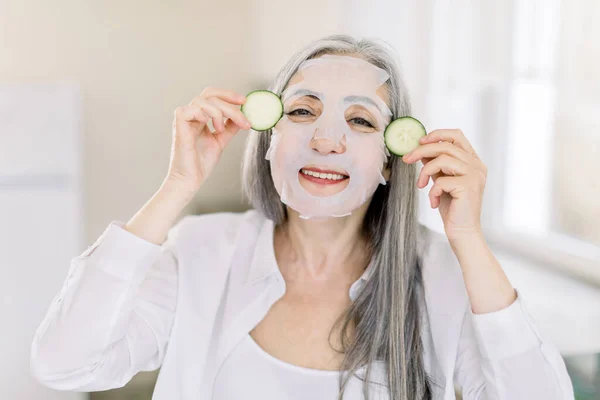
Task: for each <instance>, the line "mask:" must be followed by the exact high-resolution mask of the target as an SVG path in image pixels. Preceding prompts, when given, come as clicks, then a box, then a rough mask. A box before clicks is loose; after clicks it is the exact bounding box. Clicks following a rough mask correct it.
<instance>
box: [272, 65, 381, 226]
mask: <svg viewBox="0 0 600 400" xmlns="http://www.w3.org/2000/svg"><path fill="white" fill-rule="evenodd" d="M299 71H300V73H301V74H302V77H303V80H302V81H300V82H298V83H295V84H292V85H290V86H288V88H286V90H285V91H284V92H283V93H282V101H283V103H284V110H285V112H286V113H288V112H289V111H292V110H294V109H295V108H305V109H306V107H301V106H299V107H294V108H290V106H291V105H292V104H293V102H294V101H295V100H297V99H299V98H300V97H303V96H306V95H307V94H312V95H314V96H317V97H318V98H319V99H320V101H321V102H322V112H321V114H320V115H319V116H318V117H317V118H316V119H313V120H308V119H305V120H304V121H302V120H301V122H294V121H292V120H290V118H289V116H288V115H284V116H283V118H281V120H280V121H279V122H278V123H277V125H276V126H275V127H274V128H273V133H272V136H271V143H270V147H269V150H268V151H267V155H266V159H267V160H269V161H270V164H271V176H272V178H273V182H274V184H275V188H276V189H277V192H278V193H279V195H280V197H281V201H282V202H283V203H284V204H286V205H288V206H289V207H290V208H292V209H294V210H295V211H297V212H298V213H299V214H300V216H301V217H302V218H305V219H306V218H328V217H343V216H346V215H350V214H351V213H352V211H354V210H356V209H357V208H358V207H360V206H361V205H362V204H364V203H365V201H367V200H368V199H369V197H371V196H372V195H373V193H374V192H375V190H376V189H377V187H378V186H379V185H380V184H382V185H385V184H386V181H385V179H384V177H383V175H382V170H383V167H384V164H385V162H386V161H387V159H388V157H389V156H390V153H389V152H388V151H387V148H386V147H385V143H384V140H383V130H384V129H385V127H386V126H387V124H388V123H389V122H390V120H391V116H392V113H391V111H390V109H389V108H388V106H387V105H386V103H385V102H384V101H383V100H382V99H381V97H379V96H378V95H377V93H376V91H377V89H379V87H380V86H381V85H382V84H383V83H384V82H385V81H387V79H388V78H389V75H388V74H387V72H385V71H384V70H383V69H381V68H378V67H376V66H374V65H373V64H371V63H369V62H367V61H365V60H362V59H359V58H356V57H350V56H336V55H323V56H321V57H319V58H315V59H311V60H307V61H305V62H304V63H303V64H302V65H301V66H300V68H299ZM357 104H358V105H361V106H362V107H364V108H365V109H366V110H368V115H370V116H371V117H372V118H371V122H373V119H374V120H375V123H374V124H373V125H374V126H376V128H377V129H371V130H370V131H367V132H365V131H361V130H359V128H358V127H356V125H353V123H352V122H349V121H348V120H347V117H346V113H347V110H348V109H349V108H350V107H352V106H353V105H357ZM354 114H355V113H353V114H352V115H354ZM362 114H363V115H364V114H365V113H364V111H363V112H362ZM352 118H356V117H354V116H353V117H352ZM365 119H366V118H365ZM307 121H310V122H307ZM317 139H327V140H329V141H331V143H329V144H331V147H332V148H334V149H337V151H335V152H329V153H327V154H323V153H322V152H319V151H317V150H315V148H314V147H313V146H312V143H314V141H316V140H317ZM320 143H327V142H326V141H321V142H320ZM310 165H312V166H317V167H319V168H321V169H325V170H327V169H330V170H335V171H344V170H345V171H346V172H347V173H348V175H349V182H348V183H347V186H346V187H345V188H344V189H343V190H342V191H340V192H338V193H335V194H332V195H329V196H315V195H313V194H311V193H309V192H308V191H307V190H306V189H305V188H304V187H303V186H302V184H301V183H300V179H304V178H302V177H301V176H300V170H301V169H302V168H304V167H307V166H310ZM309 184H313V185H315V184H314V183H312V182H311V183H309ZM344 184H345V183H337V184H336V185H344Z"/></svg>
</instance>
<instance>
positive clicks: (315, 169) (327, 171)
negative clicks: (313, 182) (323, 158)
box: [300, 166, 350, 178]
mask: <svg viewBox="0 0 600 400" xmlns="http://www.w3.org/2000/svg"><path fill="white" fill-rule="evenodd" d="M302 170H306V171H313V172H318V173H320V174H339V175H344V176H345V177H347V178H348V177H350V175H349V174H348V172H347V171H346V170H344V169H342V170H335V169H326V168H319V167H311V166H306V167H304V168H300V171H302Z"/></svg>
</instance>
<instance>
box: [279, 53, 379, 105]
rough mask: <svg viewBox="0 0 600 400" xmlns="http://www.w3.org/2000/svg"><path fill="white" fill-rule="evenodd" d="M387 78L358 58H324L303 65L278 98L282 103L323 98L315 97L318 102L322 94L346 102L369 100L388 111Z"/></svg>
mask: <svg viewBox="0 0 600 400" xmlns="http://www.w3.org/2000/svg"><path fill="white" fill-rule="evenodd" d="M388 77H389V75H388V74H387V73H386V72H385V71H384V70H382V69H380V68H378V67H376V66H375V65H373V64H370V63H369V62H367V61H365V60H363V59H361V58H358V57H351V56H334V55H329V54H326V55H324V56H321V57H318V58H314V59H311V60H308V61H305V62H304V63H303V65H301V67H300V69H299V70H298V71H297V72H296V73H295V74H294V75H293V76H292V77H291V78H290V80H289V82H288V84H287V86H286V88H285V90H284V91H283V96H282V97H283V100H284V101H286V100H288V99H290V98H293V99H298V98H300V97H302V96H306V95H310V94H313V95H315V94H318V93H321V94H323V96H319V95H316V97H319V99H321V100H323V97H324V96H326V94H329V95H330V96H335V97H338V98H339V97H344V98H347V99H352V98H363V99H364V98H365V97H370V98H372V99H373V100H374V101H375V102H377V103H380V102H381V101H383V103H385V104H386V105H387V106H388V107H389V104H388V95H387V90H386V86H385V82H386V81H387V78H388ZM376 97H377V98H376Z"/></svg>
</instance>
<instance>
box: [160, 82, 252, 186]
mask: <svg viewBox="0 0 600 400" xmlns="http://www.w3.org/2000/svg"><path fill="white" fill-rule="evenodd" d="M245 102H246V97H245V96H243V95H241V94H238V93H235V92H233V91H229V90H225V89H219V88H212V87H209V88H206V89H205V90H203V91H202V93H201V94H200V95H199V96H197V97H195V98H194V99H193V100H192V101H191V102H190V103H189V104H188V105H187V106H182V107H178V108H177V109H176V110H175V116H174V119H173V137H172V146H171V160H170V163H169V171H168V173H167V180H168V181H169V182H175V183H176V185H177V186H178V187H180V188H182V190H184V191H186V192H188V191H189V192H196V191H197V190H198V189H199V188H200V186H201V185H202V183H203V182H204V180H205V179H206V178H207V177H208V176H209V175H210V173H211V172H212V171H213V169H214V167H215V166H216V164H217V162H218V161H219V159H220V157H221V154H222V152H223V150H224V148H225V147H226V146H227V144H228V143H229V141H230V140H231V138H232V137H233V136H234V135H235V134H236V133H237V132H239V131H240V130H241V129H249V128H250V122H249V121H248V120H247V118H246V117H245V116H244V115H243V114H242V112H241V111H240V109H239V106H240V105H242V104H244V103H245ZM208 121H212V125H213V127H214V128H215V130H214V132H213V131H211V129H210V127H209V125H208Z"/></svg>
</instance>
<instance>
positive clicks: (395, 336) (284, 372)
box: [31, 35, 573, 400]
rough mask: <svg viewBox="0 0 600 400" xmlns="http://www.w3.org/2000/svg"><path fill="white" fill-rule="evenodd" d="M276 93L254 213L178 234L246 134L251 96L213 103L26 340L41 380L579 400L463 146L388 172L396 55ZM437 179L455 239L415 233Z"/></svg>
mask: <svg viewBox="0 0 600 400" xmlns="http://www.w3.org/2000/svg"><path fill="white" fill-rule="evenodd" d="M271 89H272V91H274V92H275V93H277V94H279V95H281V97H282V101H283V103H284V115H283V117H282V118H281V120H280V121H279V122H278V123H277V125H276V126H275V127H274V129H272V130H269V131H266V132H251V133H250V134H249V136H248V139H247V147H246V152H245V157H244V162H243V182H244V191H245V193H246V194H247V196H248V197H249V199H250V200H251V202H252V205H253V206H254V208H253V209H252V210H250V211H247V212H244V213H216V214H208V215H201V216H188V217H185V218H183V219H182V220H181V221H179V222H178V223H176V224H175V221H176V219H177V218H178V216H179V214H180V213H181V211H182V210H183V208H184V207H185V206H186V205H187V204H188V203H189V202H190V200H191V199H192V198H193V197H194V195H195V194H196V192H197V191H198V189H199V188H200V187H201V185H202V184H203V183H204V182H205V180H206V179H207V177H208V176H209V175H210V173H211V172H212V170H213V169H214V167H215V165H216V164H217V162H218V160H219V158H220V156H221V154H222V151H223V149H224V148H225V146H226V145H227V143H228V142H229V141H230V140H231V138H232V137H233V136H234V135H235V134H237V133H238V132H239V130H242V129H248V128H250V124H249V121H248V120H247V119H246V117H245V116H244V115H243V114H242V113H241V112H240V108H239V106H240V105H242V104H244V102H245V100H246V98H245V97H244V96H242V95H239V94H237V93H234V92H231V91H228V90H223V89H216V88H207V89H205V90H204V91H203V92H202V93H201V94H200V95H199V96H198V97H196V98H195V99H193V101H192V102H191V103H190V104H189V105H187V106H183V107H180V108H178V109H177V110H176V112H175V118H174V121H173V140H172V143H173V145H172V151H171V161H170V166H169V171H168V174H167V177H166V178H165V180H164V182H163V184H162V185H161V187H160V189H159V190H158V191H157V192H156V193H155V194H154V196H153V197H152V198H151V199H150V200H149V201H148V202H147V203H146V204H145V205H144V206H143V207H142V208H141V209H140V210H139V211H138V212H137V213H136V214H135V215H134V216H133V217H132V218H131V220H129V221H128V222H127V223H123V222H118V221H114V222H112V223H111V224H110V225H109V226H108V228H107V229H106V231H105V232H104V233H103V234H102V236H101V237H100V238H99V239H98V240H97V241H96V242H95V243H94V244H93V245H92V246H90V247H89V248H88V249H87V250H86V251H85V252H84V253H83V254H81V255H79V256H77V257H75V258H74V259H73V260H72V264H71V268H70V270H69V273H68V277H67V279H66V281H65V283H64V285H63V287H62V289H61V290H60V292H59V293H58V295H57V296H56V297H55V299H54V300H53V302H52V304H51V306H50V308H49V310H48V312H47V314H46V316H45V318H44V320H43V321H42V323H41V325H40V327H39V328H38V330H37V332H36V335H35V338H34V340H33V344H32V349H31V367H32V373H33V374H34V375H35V376H36V378H37V379H38V380H40V381H41V382H43V383H44V384H45V385H47V386H49V387H52V388H55V389H59V390H78V391H97V390H106V389H111V388H118V387H121V386H124V385H125V384H126V383H127V382H128V381H129V380H130V379H131V378H132V377H133V376H134V375H135V374H136V373H137V372H139V371H148V370H155V369H157V368H159V367H160V368H161V370H160V373H159V376H158V380H157V383H156V386H155V389H154V397H153V398H154V399H156V400H167V399H168V400H173V399H182V400H184V399H185V400H191V399H215V400H224V399H242V398H249V399H269V400H270V399H337V398H343V399H363V398H364V399H384V398H385V399H393V400H409V399H410V400H412V399H419V400H420V399H440V400H441V399H443V400H450V399H454V398H455V385H456V386H459V387H460V388H461V389H462V395H463V398H464V399H503V400H516V399H527V400H532V399H540V400H542V399H543V400H553V399H554V400H567V399H573V392H572V387H571V382H570V379H569V377H568V375H567V372H566V370H565V366H564V363H563V361H562V359H561V357H560V355H559V353H558V351H557V350H556V348H555V347H553V345H552V344H551V343H549V342H548V341H547V340H545V339H544V338H543V336H542V335H540V334H539V332H538V331H537V330H536V328H535V327H534V325H533V323H532V321H531V320H530V318H529V317H528V314H527V312H526V310H525V308H524V304H523V301H522V299H521V298H520V296H519V295H518V293H517V291H516V290H515V289H514V288H513V287H512V286H511V284H510V282H509V281H508V279H507V277H506V275H505V274H504V272H503V271H502V268H501V266H500V265H499V264H498V262H497V261H496V259H495V258H494V255H493V254H492V253H491V251H490V249H489V247H488V246H487V244H486V241H485V239H484V237H483V235H482V233H481V229H480V221H479V216H480V208H481V200H482V194H483V189H484V185H485V180H486V167H485V165H484V164H483V163H482V161H481V160H480V159H479V157H478V156H477V154H476V152H475V151H474V150H473V148H472V147H471V145H470V144H469V141H468V140H467V139H466V137H465V136H464V135H463V133H462V132H461V131H460V130H436V131H433V132H430V133H429V134H428V135H426V136H425V137H423V138H422V140H421V142H420V145H419V147H418V148H416V149H415V150H414V151H412V152H411V153H410V154H407V155H405V156H404V157H402V158H400V157H397V156H394V155H391V154H390V153H389V152H387V150H386V148H385V144H384V141H383V130H384V129H385V126H386V125H387V124H388V123H389V122H390V121H391V119H393V118H396V117H399V116H405V115H410V112H411V110H410V103H409V98H408V94H407V90H406V88H405V86H404V83H403V81H402V78H401V75H400V72H399V70H398V67H397V66H396V64H395V62H394V59H393V57H392V56H391V55H390V52H389V51H388V50H387V49H386V48H385V47H383V46H382V45H380V44H378V43H377V42H373V41H367V40H355V39H354V38H352V37H348V36H342V35H335V36H329V37H326V38H323V39H321V40H318V41H315V42H313V43H311V44H310V45H308V46H307V47H306V48H304V49H302V50H301V51H299V52H298V53H296V54H295V55H294V56H293V57H292V59H291V60H290V61H289V62H288V63H287V64H286V65H285V66H284V67H283V69H282V70H281V71H280V73H279V74H278V76H277V78H276V80H275V82H274V84H273V85H272V87H271ZM209 120H212V124H213V126H214V131H212V129H211V128H209V125H208V124H207V123H208V121H209ZM418 161H421V162H422V163H423V164H424V167H423V168H422V169H421V172H420V174H419V176H418V177H417V176H416V174H417V162H418ZM430 177H431V178H432V179H433V182H434V185H433V187H432V188H431V190H430V192H429V199H430V202H431V207H433V208H437V209H438V210H439V213H440V216H441V218H442V220H443V222H444V228H445V235H442V234H439V233H434V232H433V231H431V230H429V229H427V228H425V227H424V226H422V225H420V224H419V223H418V222H417V193H418V189H419V188H424V187H426V186H427V183H428V181H429V178H430ZM173 225H174V226H173Z"/></svg>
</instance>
